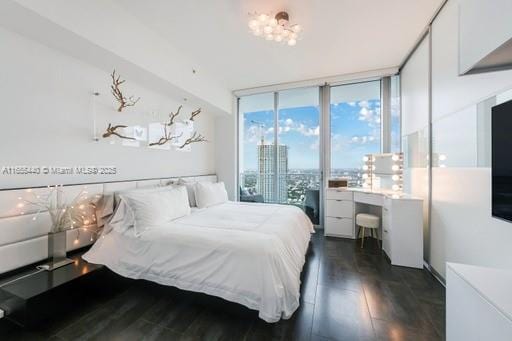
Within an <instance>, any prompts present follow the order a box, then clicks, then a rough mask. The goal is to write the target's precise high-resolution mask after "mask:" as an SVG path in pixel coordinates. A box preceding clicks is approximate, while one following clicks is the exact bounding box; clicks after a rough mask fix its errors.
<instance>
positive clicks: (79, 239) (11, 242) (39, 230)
mask: <svg viewBox="0 0 512 341" xmlns="http://www.w3.org/2000/svg"><path fill="white" fill-rule="evenodd" d="M179 178H186V179H191V180H197V181H211V182H216V181H217V176H216V175H200V176H181V177H172V178H158V179H146V180H133V181H119V182H105V183H89V184H76V185H65V186H64V187H63V192H64V195H65V197H66V198H73V197H75V196H76V195H77V194H78V193H80V192H81V191H82V190H83V188H84V187H85V186H86V187H87V192H88V196H89V197H91V198H94V197H95V196H101V195H103V194H107V193H113V192H116V191H120V190H126V189H132V188H143V187H155V186H159V185H167V184H168V183H169V182H171V181H173V180H177V179H179ZM48 190H49V189H48V188H46V187H41V188H21V189H5V190H0V260H1V261H0V274H2V273H5V272H8V271H11V270H15V269H17V268H20V267H23V266H26V265H29V264H32V263H36V262H39V261H41V260H44V259H46V258H47V257H48V233H49V232H50V228H51V220H50V216H49V214H47V213H45V212H43V213H41V214H39V215H38V217H37V219H34V217H35V216H36V212H37V207H35V206H32V205H30V204H24V205H23V207H19V206H18V205H19V203H20V198H21V199H27V200H29V197H30V198H33V195H34V194H36V195H37V194H44V193H45V192H47V191H48ZM30 192H32V193H30ZM79 229H80V233H79V232H78V230H79ZM89 230H90V227H89V229H87V230H84V229H83V228H81V227H78V228H75V229H73V230H68V231H67V250H68V251H71V250H75V249H78V248H81V247H84V246H87V245H90V244H92V243H93V241H91V238H92V237H93V234H92V233H91V232H90V231H89Z"/></svg>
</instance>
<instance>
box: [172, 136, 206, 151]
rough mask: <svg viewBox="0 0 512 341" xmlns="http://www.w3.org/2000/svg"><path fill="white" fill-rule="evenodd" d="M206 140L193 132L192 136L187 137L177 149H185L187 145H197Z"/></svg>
mask: <svg viewBox="0 0 512 341" xmlns="http://www.w3.org/2000/svg"><path fill="white" fill-rule="evenodd" d="M206 141H207V140H206V138H205V137H204V136H203V135H201V134H198V133H197V132H194V134H193V135H192V136H191V137H189V138H188V139H187V140H186V141H185V142H184V143H183V144H182V145H181V146H179V147H178V148H179V149H183V148H185V146H187V145H189V144H192V143H197V142H206Z"/></svg>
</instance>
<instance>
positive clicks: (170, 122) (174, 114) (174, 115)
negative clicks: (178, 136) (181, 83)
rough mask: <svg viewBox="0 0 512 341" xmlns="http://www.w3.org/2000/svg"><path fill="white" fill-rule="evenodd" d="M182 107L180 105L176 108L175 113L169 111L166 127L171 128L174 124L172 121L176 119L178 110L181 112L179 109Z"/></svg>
mask: <svg viewBox="0 0 512 341" xmlns="http://www.w3.org/2000/svg"><path fill="white" fill-rule="evenodd" d="M182 107H183V106H182V105H180V106H179V107H178V110H177V111H176V113H173V112H172V111H171V113H170V114H169V123H166V126H168V127H170V126H172V125H173V124H174V119H175V118H176V117H178V115H179V114H180V110H181V108H182Z"/></svg>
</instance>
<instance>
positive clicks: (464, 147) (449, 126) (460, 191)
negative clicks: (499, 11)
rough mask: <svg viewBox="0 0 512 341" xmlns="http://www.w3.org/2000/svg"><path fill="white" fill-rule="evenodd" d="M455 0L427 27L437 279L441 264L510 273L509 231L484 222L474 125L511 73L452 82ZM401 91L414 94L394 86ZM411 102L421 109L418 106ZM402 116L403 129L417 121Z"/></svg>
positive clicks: (480, 138) (487, 216)
mask: <svg viewBox="0 0 512 341" xmlns="http://www.w3.org/2000/svg"><path fill="white" fill-rule="evenodd" d="M460 1H463V0H450V1H448V2H447V4H446V6H445V7H444V8H443V10H442V11H441V12H440V14H439V16H438V17H437V18H436V19H435V21H434V23H433V25H432V60H431V63H432V135H433V136H432V138H433V141H432V146H433V150H432V152H433V154H434V158H435V157H437V156H438V155H439V154H446V155H447V159H446V161H445V162H444V164H443V167H441V163H440V162H437V161H436V160H434V163H433V166H434V167H433V170H432V194H431V195H432V212H431V240H430V244H431V248H430V255H429V256H430V263H431V265H432V267H433V268H434V269H435V270H436V271H437V272H438V273H440V274H441V275H442V276H444V275H445V264H446V262H460V263H469V264H476V265H483V266H494V267H503V268H512V256H511V255H510V245H511V244H510V243H511V240H512V224H511V223H506V222H503V221H500V220H497V219H494V218H492V217H491V208H490V205H491V197H490V195H491V194H490V184H491V179H490V168H489V164H488V162H481V160H488V155H481V154H482V153H484V154H485V153H488V148H487V147H486V146H488V141H487V140H488V139H489V133H488V132H487V133H486V132H485V131H484V132H482V130H485V129H488V127H487V128H486V125H485V124H483V125H482V124H481V122H486V121H488V120H489V110H486V111H485V110H484V111H481V108H482V105H481V104H479V103H480V102H482V101H484V100H487V99H489V98H490V97H492V96H494V95H496V94H499V93H501V92H503V91H505V90H506V89H510V88H512V71H501V72H492V73H483V74H478V75H469V76H458V74H459V64H458V60H459V53H458V35H459V32H458V8H459V4H460ZM482 3H483V2H482ZM485 5H486V6H492V3H491V2H485ZM473 24H474V25H475V27H477V26H478V25H482V22H480V21H478V20H476V21H475V22H474V23H473ZM402 77H403V76H402ZM402 91H403V93H405V94H406V93H408V92H409V91H412V92H414V91H415V89H414V88H413V89H408V88H407V83H402ZM416 102H417V104H418V105H421V106H422V107H424V106H425V102H424V100H423V99H417V100H416ZM403 115H404V122H407V121H408V120H410V119H417V118H416V115H417V113H414V112H413V113H411V112H410V111H408V110H406V109H405V107H404V110H403ZM482 146H483V148H482Z"/></svg>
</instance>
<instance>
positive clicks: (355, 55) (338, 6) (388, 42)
mask: <svg viewBox="0 0 512 341" xmlns="http://www.w3.org/2000/svg"><path fill="white" fill-rule="evenodd" d="M114 1H116V3H117V4H118V5H119V6H121V7H122V8H124V9H125V10H127V11H128V12H130V13H131V14H132V15H133V16H135V17H136V18H137V19H138V20H140V21H141V22H142V23H144V24H145V25H147V26H148V27H150V28H151V29H153V30H154V31H156V32H157V33H159V34H161V35H162V36H163V37H164V38H165V39H167V40H168V41H169V42H170V43H171V44H172V45H174V46H175V47H176V48H178V49H179V50H180V51H181V52H183V54H184V55H186V56H188V57H189V58H190V60H191V61H193V62H194V63H195V64H197V72H205V73H208V74H210V75H212V76H214V77H216V78H217V79H219V80H220V81H222V82H223V83H224V84H225V85H226V87H227V88H229V89H230V90H236V89H244V88H250V87H257V86H263V85H270V84H278V83H285V82H292V81H301V80H307V79H313V78H320V77H328V76H335V75H341V74H347V73H355V72H361V71H368V70H375V69H380V68H387V67H394V66H398V65H399V64H400V62H401V61H402V60H403V58H404V57H405V56H406V54H407V53H408V52H409V50H410V49H411V48H412V47H413V45H414V43H415V41H416V39H417V38H418V36H419V35H420V33H421V31H422V30H423V29H424V28H425V26H426V25H427V23H428V20H429V19H430V18H431V17H432V15H433V14H434V12H435V10H436V9H437V8H438V6H439V5H440V3H441V1H442V0H413V1H411V0H315V1H314V0H188V1H181V0H151V1H140V0H114ZM280 10H286V11H287V12H288V13H289V14H290V22H291V23H298V24H300V25H301V26H302V27H303V28H304V31H303V33H302V37H301V39H300V40H299V41H298V43H297V45H296V46H293V47H289V46H287V45H280V44H278V43H275V42H269V41H266V40H264V39H262V38H260V37H255V36H253V35H252V34H251V33H250V32H249V28H248V27H247V21H248V13H249V12H254V11H257V12H267V13H268V12H271V13H276V12H277V11H280ZM134 48H136V46H134ZM169 58H170V59H172V56H169Z"/></svg>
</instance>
